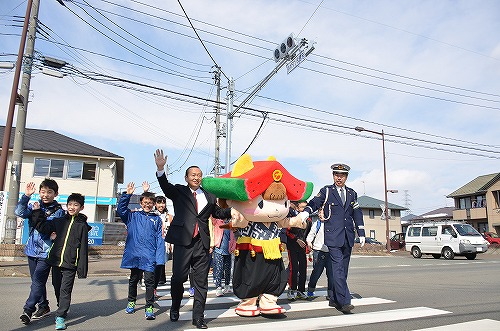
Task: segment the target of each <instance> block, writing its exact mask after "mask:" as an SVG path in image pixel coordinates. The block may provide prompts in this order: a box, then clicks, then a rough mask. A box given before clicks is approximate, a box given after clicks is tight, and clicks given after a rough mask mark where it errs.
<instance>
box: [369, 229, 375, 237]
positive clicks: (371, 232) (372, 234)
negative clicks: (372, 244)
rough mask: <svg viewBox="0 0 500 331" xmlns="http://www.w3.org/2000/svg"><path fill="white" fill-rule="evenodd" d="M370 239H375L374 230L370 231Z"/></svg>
mask: <svg viewBox="0 0 500 331" xmlns="http://www.w3.org/2000/svg"><path fill="white" fill-rule="evenodd" d="M370 238H373V239H375V230H370Z"/></svg>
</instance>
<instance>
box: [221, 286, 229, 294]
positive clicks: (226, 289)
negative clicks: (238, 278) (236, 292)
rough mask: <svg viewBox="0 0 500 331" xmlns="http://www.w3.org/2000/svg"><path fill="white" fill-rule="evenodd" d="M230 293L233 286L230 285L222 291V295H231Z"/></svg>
mask: <svg viewBox="0 0 500 331" xmlns="http://www.w3.org/2000/svg"><path fill="white" fill-rule="evenodd" d="M229 292H231V286H229V285H226V286H224V289H223V290H222V293H223V294H226V293H229Z"/></svg>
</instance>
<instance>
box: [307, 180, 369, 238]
mask: <svg viewBox="0 0 500 331" xmlns="http://www.w3.org/2000/svg"><path fill="white" fill-rule="evenodd" d="M345 190H346V203H345V206H343V205H342V200H341V199H340V196H339V193H338V192H337V188H336V187H335V185H328V186H325V187H323V188H321V190H320V191H319V193H318V194H317V195H316V196H315V197H314V198H312V199H311V200H310V201H309V203H308V204H307V207H306V208H305V211H307V212H308V213H309V214H312V213H313V212H315V211H317V210H318V209H319V208H321V206H322V205H323V204H324V208H323V213H324V218H325V223H324V239H325V245H327V246H333V247H342V246H343V245H344V243H345V240H346V239H347V241H348V244H349V246H350V247H352V246H354V237H355V234H354V227H356V230H357V232H358V236H360V237H364V236H365V229H364V223H363V212H362V211H361V208H359V205H358V202H357V200H358V195H357V193H356V192H355V191H354V190H353V189H352V188H349V187H347V186H345ZM327 191H328V196H327Z"/></svg>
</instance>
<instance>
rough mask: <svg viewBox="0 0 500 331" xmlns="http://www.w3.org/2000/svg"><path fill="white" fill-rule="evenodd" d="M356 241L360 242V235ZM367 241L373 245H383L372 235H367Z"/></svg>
mask: <svg viewBox="0 0 500 331" xmlns="http://www.w3.org/2000/svg"><path fill="white" fill-rule="evenodd" d="M354 242H355V243H356V244H359V237H356V239H354ZM365 243H366V244H372V245H382V243H381V242H380V241H378V240H375V239H373V238H371V237H365Z"/></svg>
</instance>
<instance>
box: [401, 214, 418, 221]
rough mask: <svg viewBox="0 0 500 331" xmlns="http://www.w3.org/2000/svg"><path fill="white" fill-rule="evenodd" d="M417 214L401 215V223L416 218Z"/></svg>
mask: <svg viewBox="0 0 500 331" xmlns="http://www.w3.org/2000/svg"><path fill="white" fill-rule="evenodd" d="M417 217H418V216H417V215H415V214H408V215H405V216H402V217H401V223H404V222H409V221H411V220H412V219H414V218H417Z"/></svg>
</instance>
